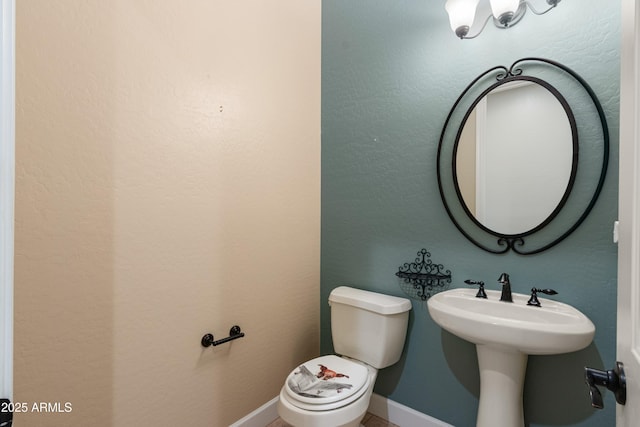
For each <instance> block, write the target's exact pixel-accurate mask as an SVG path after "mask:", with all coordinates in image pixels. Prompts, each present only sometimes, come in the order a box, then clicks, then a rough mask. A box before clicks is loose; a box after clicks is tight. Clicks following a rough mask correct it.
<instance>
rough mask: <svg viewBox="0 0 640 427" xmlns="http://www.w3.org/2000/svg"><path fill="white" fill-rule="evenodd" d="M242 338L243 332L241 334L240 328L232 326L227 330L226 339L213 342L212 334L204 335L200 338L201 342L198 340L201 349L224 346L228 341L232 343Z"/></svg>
mask: <svg viewBox="0 0 640 427" xmlns="http://www.w3.org/2000/svg"><path fill="white" fill-rule="evenodd" d="M242 337H244V332H242V330H241V329H240V326H238V325H234V326H232V327H231V329H230V330H229V336H228V337H226V338H222V339H219V340H215V339H214V338H213V334H205V335H204V336H203V337H202V340H200V344H202V346H203V347H209V346H216V345H220V344H224V343H227V342H229V341H233V340H236V339H238V338H242Z"/></svg>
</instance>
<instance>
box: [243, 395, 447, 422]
mask: <svg viewBox="0 0 640 427" xmlns="http://www.w3.org/2000/svg"><path fill="white" fill-rule="evenodd" d="M277 404H278V397H277V396H276V397H274V398H273V399H271V400H270V401H268V402H267V403H265V404H264V405H262V406H261V407H259V408H258V409H256V410H255V411H253V412H251V413H250V414H249V415H247V416H246V417H243V418H242V419H240V420H238V421H236V422H235V423H233V424H231V426H230V427H265V426H267V425H269V424H270V423H271V422H272V421H273V420H275V419H276V418H278V410H277ZM369 412H370V413H372V414H373V415H375V416H377V417H380V418H384V419H385V420H388V421H390V422H392V423H393V424H396V425H399V426H400V427H453V426H452V425H451V424H447V423H445V422H443V421H440V420H438V419H436V418H433V417H430V416H429V415H425V414H423V413H422V412H418V411H416V410H415V409H411V408H409V407H408V406H404V405H402V404H400V403H398V402H394V401H393V400H389V399H387V398H386V397H382V396H380V395H379V394H375V393H373V395H372V396H371V402H370V403H369Z"/></svg>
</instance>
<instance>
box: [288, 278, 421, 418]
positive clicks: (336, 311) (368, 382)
mask: <svg viewBox="0 0 640 427" xmlns="http://www.w3.org/2000/svg"><path fill="white" fill-rule="evenodd" d="M329 304H330V306H331V332H332V339H333V344H334V348H335V350H336V353H338V354H340V355H341V356H337V355H326V356H321V357H317V358H315V359H312V360H309V361H307V362H304V363H302V364H300V365H298V366H297V367H296V368H295V369H294V370H293V371H291V373H290V374H289V376H288V377H287V379H286V380H285V383H284V385H283V387H282V389H281V390H280V396H279V399H278V405H277V408H278V414H279V415H280V418H282V419H283V420H284V421H285V422H287V423H288V424H291V425H292V426H294V427H358V426H360V422H361V421H362V419H363V418H364V416H365V414H366V413H367V409H368V408H369V401H370V400H371V395H372V393H373V386H374V384H375V381H376V377H377V376H378V370H379V369H382V368H385V367H387V366H390V365H393V364H394V363H396V362H397V361H398V360H399V359H400V356H401V353H402V348H403V347H404V341H405V336H406V330H407V324H408V318H409V316H408V312H409V310H410V309H411V302H410V301H409V300H407V299H406V298H399V297H394V296H389V295H383V294H378V293H375V292H370V291H364V290H360V289H354V288H350V287H345V286H342V287H338V288H336V289H334V290H333V291H332V292H331V295H330V296H329Z"/></svg>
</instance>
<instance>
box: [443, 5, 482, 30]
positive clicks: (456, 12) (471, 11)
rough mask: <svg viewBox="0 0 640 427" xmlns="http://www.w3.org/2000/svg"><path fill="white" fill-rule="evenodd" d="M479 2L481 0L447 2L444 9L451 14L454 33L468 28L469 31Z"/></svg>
mask: <svg viewBox="0 0 640 427" xmlns="http://www.w3.org/2000/svg"><path fill="white" fill-rule="evenodd" d="M479 2H480V0H447V3H446V4H445V5H444V8H445V9H446V11H447V13H448V14H449V24H450V25H451V29H452V30H453V31H454V32H456V30H458V29H459V28H461V27H467V30H468V29H469V27H471V26H472V25H473V20H474V19H475V17H476V8H477V7H478V3H479Z"/></svg>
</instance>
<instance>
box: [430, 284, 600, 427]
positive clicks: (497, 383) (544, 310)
mask: <svg viewBox="0 0 640 427" xmlns="http://www.w3.org/2000/svg"><path fill="white" fill-rule="evenodd" d="M476 293H477V290H475V289H452V290H449V291H445V292H441V293H439V294H436V295H434V296H432V297H431V298H429V301H428V302H427V306H428V308H429V314H430V315H431V317H432V318H433V320H434V321H435V322H436V323H437V324H438V325H439V326H440V327H441V328H443V329H445V330H447V331H449V332H451V333H452V334H454V335H457V336H458V337H460V338H463V339H465V340H467V341H470V342H472V343H474V344H476V350H477V353H478V365H479V368H480V402H479V405H478V419H477V424H476V426H477V427H524V413H523V409H522V394H523V388H524V377H525V372H526V368H527V357H528V355H530V354H560V353H568V352H572V351H577V350H580V349H583V348H585V347H586V346H588V345H589V343H591V340H592V339H593V335H594V334H595V331H596V328H595V326H594V325H593V323H592V322H591V320H589V318H587V317H586V316H585V315H584V314H582V313H581V312H580V311H579V310H576V309H575V308H573V307H571V306H570V305H567V304H563V303H560V302H557V301H552V300H549V299H546V298H538V299H539V301H540V303H541V305H542V306H541V307H532V306H528V305H527V301H528V300H529V296H528V295H522V294H517V293H513V294H512V296H513V302H512V303H509V302H503V301H500V292H498V291H486V293H487V299H483V298H476V297H475V295H476Z"/></svg>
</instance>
